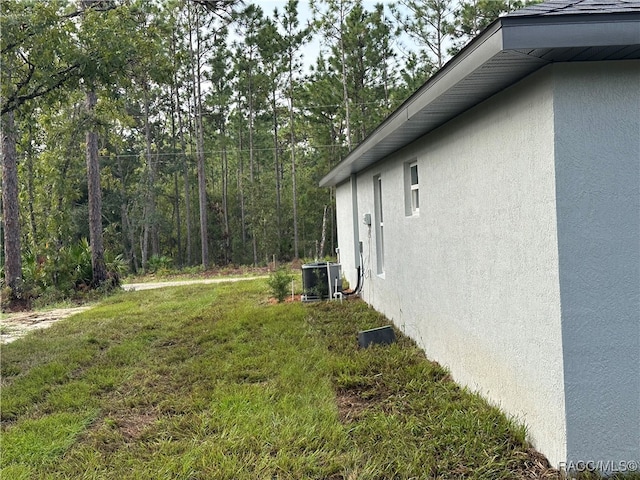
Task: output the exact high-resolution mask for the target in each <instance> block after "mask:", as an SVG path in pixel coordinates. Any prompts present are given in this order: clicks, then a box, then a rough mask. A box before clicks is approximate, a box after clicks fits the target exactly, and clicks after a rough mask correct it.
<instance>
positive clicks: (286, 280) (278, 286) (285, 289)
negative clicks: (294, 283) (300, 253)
mask: <svg viewBox="0 0 640 480" xmlns="http://www.w3.org/2000/svg"><path fill="white" fill-rule="evenodd" d="M292 278H293V275H291V272H290V271H289V270H288V269H286V268H285V267H280V268H278V269H277V270H276V271H274V272H273V273H272V274H271V275H270V276H269V279H268V280H267V284H268V285H269V288H270V289H271V293H272V294H273V296H274V297H275V298H276V300H278V303H281V302H283V301H284V299H285V298H286V296H287V295H288V294H289V287H290V285H291V280H292Z"/></svg>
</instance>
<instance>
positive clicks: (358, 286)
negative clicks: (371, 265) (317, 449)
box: [340, 265, 362, 295]
mask: <svg viewBox="0 0 640 480" xmlns="http://www.w3.org/2000/svg"><path fill="white" fill-rule="evenodd" d="M361 271H362V267H361V266H360V265H358V283H356V288H355V289H354V290H353V291H351V292H345V291H344V290H340V293H341V294H343V295H355V294H357V293H359V292H360V288H362V286H361V285H360V279H361V278H362V275H361Z"/></svg>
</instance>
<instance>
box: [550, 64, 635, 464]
mask: <svg viewBox="0 0 640 480" xmlns="http://www.w3.org/2000/svg"><path fill="white" fill-rule="evenodd" d="M558 73H559V75H557V77H556V85H555V91H556V100H555V109H554V110H555V123H556V127H555V128H556V137H555V150H556V171H557V181H556V185H557V187H556V188H557V205H558V245H559V258H560V292H561V301H562V325H563V328H562V334H563V339H564V368H565V376H564V381H565V387H566V389H565V392H566V393H565V395H566V410H567V441H568V458H569V460H570V461H574V462H577V461H604V462H606V461H612V462H614V463H613V464H612V465H613V466H615V465H616V462H618V463H619V462H629V461H638V462H640V61H637V60H636V61H628V62H607V63H600V64H572V65H563V66H559V67H558Z"/></svg>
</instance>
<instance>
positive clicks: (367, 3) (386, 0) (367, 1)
mask: <svg viewBox="0 0 640 480" xmlns="http://www.w3.org/2000/svg"><path fill="white" fill-rule="evenodd" d="M245 2H246V3H247V4H249V3H254V4H256V5H259V6H260V7H261V8H262V10H263V11H264V13H265V15H269V16H270V15H272V14H273V11H274V9H276V8H277V9H278V10H279V11H283V10H284V7H285V5H286V4H287V3H288V0H245ZM380 3H381V4H383V5H384V6H385V13H386V14H387V15H388V16H389V17H391V11H390V10H389V8H388V6H389V4H391V3H398V2H397V0H362V5H363V7H364V9H365V10H368V11H371V10H373V8H374V6H375V5H377V4H380ZM298 15H299V19H300V22H301V23H303V22H306V21H309V20H311V7H310V6H309V0H299V2H298ZM400 42H401V43H402V44H403V45H404V46H405V47H406V48H408V49H415V48H416V47H415V45H414V42H413V41H412V40H411V39H410V38H408V37H407V36H406V35H405V36H401V38H400ZM320 48H321V46H320V40H319V39H317V38H315V39H314V40H313V41H312V42H311V43H310V44H309V45H307V46H306V47H305V48H304V49H303V50H302V55H303V63H304V64H305V65H306V66H307V67H308V66H310V65H313V64H315V60H316V59H317V57H318V54H319V52H320Z"/></svg>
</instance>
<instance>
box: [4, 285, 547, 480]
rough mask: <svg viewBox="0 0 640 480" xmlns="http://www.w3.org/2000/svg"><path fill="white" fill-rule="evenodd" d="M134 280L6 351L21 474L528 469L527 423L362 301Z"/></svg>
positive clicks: (9, 467)
mask: <svg viewBox="0 0 640 480" xmlns="http://www.w3.org/2000/svg"><path fill="white" fill-rule="evenodd" d="M268 296H269V294H268V287H267V285H266V281H264V280H260V281H247V282H242V283H238V284H233V285H229V284H227V285H219V286H211V285H202V286H200V285H193V286H185V287H180V288H172V289H162V290H155V291H154V290H151V291H142V292H127V293H121V294H118V295H115V296H113V297H110V298H108V299H107V300H105V301H104V302H102V303H101V304H100V305H98V306H97V307H95V308H93V309H92V310H89V311H87V312H84V313H82V314H79V315H76V316H74V317H71V318H69V319H67V320H64V321H61V322H59V323H57V324H56V325H54V326H53V327H51V328H50V329H49V330H46V331H38V332H35V333H33V334H30V335H28V336H26V337H25V338H23V339H20V340H17V341H15V342H13V343H12V344H9V345H6V346H4V347H3V349H2V404H1V406H2V409H1V414H2V420H3V426H2V450H1V451H2V459H1V466H2V472H1V474H0V478H12V479H20V478H25V479H27V478H28V479H69V478H74V479H111V478H113V479H119V480H121V479H150V478H154V479H156V478H158V479H262V478H264V479H267V478H268V479H273V478H279V479H304V478H314V479H335V480H337V479H388V478H398V479H409V478H486V479H501V478H505V479H506V478H530V477H529V476H527V475H530V474H531V473H532V472H538V473H539V471H540V470H539V469H538V470H534V468H533V467H532V466H531V465H532V464H533V463H535V460H536V458H535V456H533V455H532V453H531V451H530V450H529V449H528V446H527V444H526V441H525V430H524V428H523V427H521V426H519V425H517V424H515V423H514V422H512V421H510V420H509V419H507V418H506V417H505V416H504V415H502V414H501V413H500V412H499V411H498V410H496V409H495V408H492V407H490V406H488V405H487V404H486V403H485V402H484V401H483V400H482V399H481V398H480V397H479V396H477V395H473V394H471V393H469V392H467V391H465V390H463V389H460V388H459V387H458V386H456V385H455V384H454V383H453V382H452V381H451V380H450V379H449V376H448V374H447V372H446V371H445V370H443V369H442V368H440V367H439V366H438V365H436V364H434V363H431V362H429V361H428V360H427V359H426V358H425V357H424V355H423V353H422V352H421V351H420V350H419V349H418V348H417V347H416V346H415V345H414V344H413V343H412V342H411V341H409V340H408V339H407V338H405V337H402V336H399V341H398V342H397V343H396V344H394V345H391V346H389V347H374V348H369V349H366V350H362V349H358V348H357V342H356V333H357V331H359V330H363V329H367V328H373V327H377V326H380V325H383V324H385V319H384V318H383V317H382V316H381V315H379V314H377V313H376V312H374V311H373V310H372V309H370V308H368V307H367V306H366V305H365V304H363V303H362V302H354V301H349V302H344V303H337V302H335V303H319V304H311V305H303V304H301V303H293V304H291V303H290V304H278V305H270V304H269V302H268V301H267V300H268Z"/></svg>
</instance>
